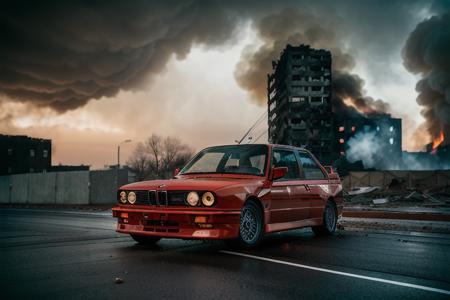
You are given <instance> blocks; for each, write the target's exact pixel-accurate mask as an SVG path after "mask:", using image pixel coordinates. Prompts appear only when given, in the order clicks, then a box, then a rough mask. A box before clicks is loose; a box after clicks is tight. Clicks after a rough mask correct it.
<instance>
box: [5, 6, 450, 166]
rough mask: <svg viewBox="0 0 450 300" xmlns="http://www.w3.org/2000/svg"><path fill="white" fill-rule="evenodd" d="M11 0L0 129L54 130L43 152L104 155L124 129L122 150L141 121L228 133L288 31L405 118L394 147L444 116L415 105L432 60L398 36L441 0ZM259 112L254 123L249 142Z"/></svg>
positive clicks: (438, 11) (420, 139)
mask: <svg viewBox="0 0 450 300" xmlns="http://www.w3.org/2000/svg"><path fill="white" fill-rule="evenodd" d="M18 3H19V4H17V3H15V4H11V5H9V6H7V9H5V10H3V11H2V12H0V25H5V26H3V27H2V28H6V29H2V31H3V34H2V35H0V36H2V39H3V41H2V43H1V46H0V53H3V54H4V55H2V56H0V71H1V72H0V73H1V74H2V75H0V133H3V134H23V135H29V136H33V137H41V138H50V139H52V141H53V158H52V159H53V164H59V163H61V164H71V165H72V164H73V165H77V164H85V165H91V166H92V168H102V167H104V166H105V165H111V164H115V163H116V162H117V156H116V155H117V146H118V144H120V143H121V142H122V141H124V140H126V139H131V140H132V142H131V143H126V144H122V145H121V154H122V155H121V161H122V163H124V162H126V161H127V159H128V158H129V157H130V155H131V153H132V150H133V148H134V147H135V145H136V144H137V143H138V142H140V141H143V140H145V139H146V138H147V137H149V136H150V135H151V134H153V133H155V134H160V135H163V136H177V137H179V138H180V139H181V140H182V141H183V142H185V143H187V144H189V145H191V146H192V147H193V148H194V149H196V150H200V149H201V148H203V147H206V146H211V145H218V144H230V143H234V141H235V140H236V139H240V137H241V136H242V135H243V134H244V133H245V132H246V130H247V129H248V128H249V127H250V126H251V125H252V124H253V123H254V122H255V121H256V120H257V119H258V118H259V117H260V116H261V114H263V113H264V112H265V111H266V110H267V107H266V105H265V99H264V97H263V96H261V95H262V93H263V92H264V85H265V82H266V77H265V76H266V74H267V71H269V70H270V69H268V68H270V65H271V60H272V59H276V58H277V55H276V54H277V53H279V50H280V49H282V47H283V45H285V44H286V41H289V42H294V43H298V44H299V43H302V42H305V43H310V44H313V45H318V46H319V47H325V48H330V49H332V51H333V49H335V52H333V55H335V58H336V61H337V62H336V69H337V70H343V71H345V72H347V73H348V74H350V75H352V76H357V78H359V79H361V80H362V82H363V84H362V88H361V93H363V96H364V99H365V101H366V100H367V101H371V99H373V100H378V99H381V101H382V102H383V103H387V104H388V107H389V109H388V113H390V114H392V115H393V116H395V117H401V118H403V128H404V138H403V146H404V149H407V150H419V149H420V148H421V147H422V146H423V145H425V144H426V143H428V142H430V140H431V139H432V138H433V132H434V131H433V130H435V129H434V128H433V130H431V131H430V128H427V129H428V130H425V129H424V124H427V125H430V124H432V125H433V126H434V127H436V126H437V127H439V126H443V127H442V128H446V127H445V126H447V125H448V123H445V122H446V115H444V116H443V117H442V116H439V115H437V116H435V115H433V116H430V114H429V113H428V115H425V116H423V115H421V113H420V112H421V110H423V109H424V105H422V106H421V105H419V104H418V103H417V102H416V97H417V96H418V95H419V94H421V93H422V92H421V90H420V89H419V90H418V91H416V84H417V83H418V82H419V81H420V80H422V79H424V78H425V79H427V76H430V74H433V72H434V69H433V68H434V65H433V64H431V63H430V65H431V67H429V68H431V70H432V71H429V70H428V69H427V70H426V71H424V69H426V68H425V67H422V68H420V67H418V64H417V63H415V62H417V60H413V58H415V57H416V56H413V54H416V52H414V53H413V54H411V53H412V52H413V51H409V52H405V49H404V48H405V45H407V43H408V47H410V48H408V49H416V48H417V47H416V48H414V45H415V44H414V42H415V41H416V40H417V39H414V38H415V37H416V36H419V33H420V32H421V31H419V30H418V29H417V28H418V27H417V26H418V24H421V23H424V26H425V25H427V24H428V23H430V22H428V23H427V20H430V18H432V17H433V16H438V17H439V16H442V15H445V12H447V11H448V7H449V6H448V2H446V1H374V2H370V1H340V2H339V5H338V4H335V3H334V2H332V1H331V2H329V1H322V2H321V1H319V2H317V4H311V3H308V2H305V3H303V2H302V1H281V2H277V3H275V2H270V1H268V2H265V1H263V2H262V4H260V5H258V3H257V2H254V1H248V2H244V4H241V2H234V1H230V2H229V3H226V4H225V3H224V2H214V1H202V2H196V1H184V2H180V1H174V2H173V3H169V4H167V5H166V4H161V3H160V2H158V3H157V4H156V3H154V2H152V1H129V2H127V4H123V3H122V2H120V1H117V2H116V1H105V2H102V1H98V2H93V3H89V2H84V1H69V2H67V4H54V3H52V2H51V1H49V2H46V1H43V2H41V3H39V4H35V3H33V2H30V3H33V4H29V3H27V1H22V2H21V1H19V2H18ZM26 4H29V5H26ZM124 6H125V7H124ZM67 12H70V14H67ZM299 20H301V21H299ZM433 20H434V19H433ZM445 20H446V19H445V18H444V17H442V18H441V19H436V20H435V22H434V23H436V24H438V25H439V24H441V23H442V22H444V21H445ZM431 23H432V22H431ZM434 23H432V24H431V25H430V26H432V25H433V24H434ZM318 24H319V25H318ZM436 26H437V25H436ZM436 26H435V27H434V28H436ZM440 26H441V25H440ZM0 27H1V26H0ZM319 27H320V28H321V29H322V31H321V32H318V33H316V32H315V31H314V30H315V29H317V28H319ZM441 27H442V26H441ZM439 28H440V27H439ZM419 29H420V28H419ZM444 31H445V30H444ZM310 32H313V33H312V34H310ZM413 33H415V35H414V34H413ZM447 33H448V32H447ZM434 36H436V35H434ZM441 36H442V35H441ZM443 36H444V37H443V38H442V39H443V40H444V42H447V40H446V38H447V37H446V36H445V35H443ZM319 37H320V38H319ZM410 37H411V38H410ZM438 37H439V35H438ZM408 38H409V40H408ZM417 43H418V42H417ZM417 43H416V44H417ZM278 44H279V46H278ZM441 44H442V43H441ZM441 44H440V45H441ZM444 44H445V43H444ZM445 45H446V44H445ZM280 47H281V48H280ZM444 48H445V47H444ZM405 53H406V54H405ZM405 55H406V56H405ZM347 56H349V57H350V59H349V61H350V62H347V63H345V64H343V66H340V65H339V61H341V60H343V58H346V57H347ZM427 57H428V56H427ZM443 59H444V60H445V59H447V58H446V57H444V58H443ZM405 61H407V63H405ZM427 62H428V61H427ZM440 65H443V64H442V63H441V64H440ZM427 68H428V67H427ZM438 71H440V70H438ZM444 71H445V72H447V71H448V67H447V69H444ZM444 71H443V72H444ZM445 72H444V73H445ZM434 73H437V72H434ZM441 73H442V72H441ZM439 74H440V73H439ZM445 74H449V73H448V72H447V73H445ZM261 82H262V83H261ZM427 82H432V81H431V79H430V80H428V81H427ZM440 82H442V80H441V81H440ZM430 86H431V87H432V88H434V86H435V85H433V84H432V83H430ZM442 93H443V94H444V92H442ZM443 99H444V100H442V101H441V104H440V105H441V106H440V107H444V108H445V109H446V108H447V106H442V105H446V104H445V103H446V102H445V99H446V98H445V96H443ZM436 101H438V100H436ZM436 101H434V102H433V104H427V103H426V105H428V106H426V105H425V108H430V107H432V105H435V104H434V103H436ZM442 103H443V104H442ZM422 104H423V102H422ZM448 104H449V105H450V102H449V103H448ZM445 109H444V111H445ZM449 112H450V111H449ZM431 120H432V121H431ZM436 120H437V121H436ZM442 120H443V121H442ZM436 122H437V123H436ZM436 124H438V125H436ZM439 124H441V125H439ZM442 124H443V125H442ZM446 124H447V125H446ZM266 126H267V125H266V124H265V122H262V124H261V126H259V127H258V128H257V129H256V130H255V132H254V133H253V136H254V138H256V137H257V136H259V135H260V133H262V134H263V135H262V136H261V138H260V140H259V141H260V142H266V141H267V136H266V135H264V131H265V129H266ZM430 126H431V125H430ZM425 127H426V126H425Z"/></svg>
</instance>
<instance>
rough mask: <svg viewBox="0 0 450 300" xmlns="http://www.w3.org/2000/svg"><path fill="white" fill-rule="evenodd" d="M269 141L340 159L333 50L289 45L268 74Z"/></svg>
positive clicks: (323, 159) (319, 155) (325, 157)
mask: <svg viewBox="0 0 450 300" xmlns="http://www.w3.org/2000/svg"><path fill="white" fill-rule="evenodd" d="M268 98H269V99H268V101H269V102H268V110H269V111H268V118H269V141H270V142H271V143H276V144H287V145H294V146H302V147H305V148H307V149H309V150H311V151H312V152H313V153H314V154H315V155H316V156H317V157H318V158H319V159H320V160H321V161H323V162H325V163H330V162H332V161H333V160H334V159H336V158H337V151H336V149H337V143H336V140H335V128H334V124H333V122H334V121H333V120H334V119H333V115H332V105H331V53H330V51H326V50H322V49H321V50H316V49H312V48H310V47H309V46H306V45H301V46H299V47H293V46H291V45H288V46H287V47H286V49H285V50H284V51H283V53H282V54H281V57H280V59H279V60H278V61H276V62H273V73H272V74H269V75H268Z"/></svg>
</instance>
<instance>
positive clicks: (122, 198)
mask: <svg viewBox="0 0 450 300" xmlns="http://www.w3.org/2000/svg"><path fill="white" fill-rule="evenodd" d="M119 201H120V202H121V203H124V204H125V203H127V193H126V192H125V191H121V192H120V194H119Z"/></svg>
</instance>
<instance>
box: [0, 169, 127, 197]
mask: <svg viewBox="0 0 450 300" xmlns="http://www.w3.org/2000/svg"><path fill="white" fill-rule="evenodd" d="M117 178H118V179H117ZM127 183H128V171H127V170H119V172H117V171H116V170H105V171H74V172H51V173H32V174H20V175H11V176H0V203H13V204H20V203H28V204H112V203H115V202H116V197H117V196H116V191H117V187H119V186H121V185H124V184H127Z"/></svg>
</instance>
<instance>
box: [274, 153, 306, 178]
mask: <svg viewBox="0 0 450 300" xmlns="http://www.w3.org/2000/svg"><path fill="white" fill-rule="evenodd" d="M272 161H273V166H274V167H287V168H288V172H287V174H286V175H285V176H284V177H283V178H280V179H278V180H291V179H300V171H299V167H298V161H297V158H296V157H295V154H294V152H293V151H290V150H280V149H275V150H273V158H272ZM278 180H277V181H278Z"/></svg>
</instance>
